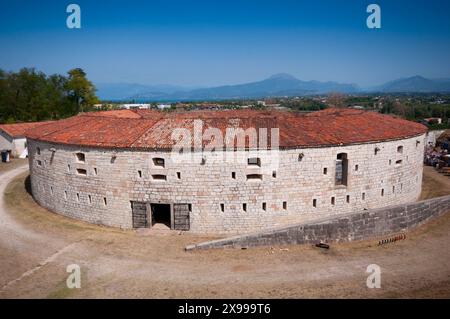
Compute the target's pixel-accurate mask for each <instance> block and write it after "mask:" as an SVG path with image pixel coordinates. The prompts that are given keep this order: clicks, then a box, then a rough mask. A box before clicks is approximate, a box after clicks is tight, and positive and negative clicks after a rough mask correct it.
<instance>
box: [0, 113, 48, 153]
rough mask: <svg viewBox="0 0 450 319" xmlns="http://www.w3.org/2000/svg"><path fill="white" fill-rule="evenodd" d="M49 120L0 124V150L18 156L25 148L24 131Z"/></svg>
mask: <svg viewBox="0 0 450 319" xmlns="http://www.w3.org/2000/svg"><path fill="white" fill-rule="evenodd" d="M49 122H50V121H46V122H29V123H15V124H0V150H9V151H11V155H12V156H13V157H19V156H20V155H21V154H22V153H24V151H25V150H26V148H27V139H26V137H25V132H26V131H27V130H29V129H31V128H35V127H37V126H39V125H42V124H47V123H49Z"/></svg>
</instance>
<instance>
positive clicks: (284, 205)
mask: <svg viewBox="0 0 450 319" xmlns="http://www.w3.org/2000/svg"><path fill="white" fill-rule="evenodd" d="M283 209H284V210H286V209H287V202H283Z"/></svg>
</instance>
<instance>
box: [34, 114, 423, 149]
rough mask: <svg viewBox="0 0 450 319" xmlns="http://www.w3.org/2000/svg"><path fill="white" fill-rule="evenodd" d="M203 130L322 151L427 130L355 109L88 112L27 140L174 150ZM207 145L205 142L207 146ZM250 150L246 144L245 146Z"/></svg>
mask: <svg viewBox="0 0 450 319" xmlns="http://www.w3.org/2000/svg"><path fill="white" fill-rule="evenodd" d="M197 119H200V120H202V121H203V122H202V123H203V128H202V129H203V132H204V131H205V130H206V129H208V128H217V129H219V130H220V132H221V133H222V136H223V137H225V135H226V130H227V128H232V127H236V128H242V129H244V130H246V129H248V128H255V129H256V131H257V132H259V128H267V129H268V132H267V133H268V135H269V136H270V128H278V129H279V134H280V141H279V142H280V147H281V148H294V147H319V146H331V145H345V144H355V143H367V142H379V141H384V140H393V139H400V138H406V137H412V136H418V135H420V134H423V133H425V132H426V131H427V128H426V127H425V126H423V125H421V124H418V123H414V122H410V121H406V120H403V119H399V118H395V117H392V116H388V115H382V114H379V113H376V112H368V111H362V110H353V109H327V110H323V111H318V112H313V113H308V114H300V113H296V112H287V111H257V110H224V111H194V112H170V113H168V112H160V111H155V110H120V111H107V112H97V113H86V114H81V115H78V116H74V117H72V118H69V119H66V120H61V121H56V122H53V123H49V124H46V125H43V126H40V127H38V128H35V129H32V130H29V131H28V132H27V137H29V138H32V139H38V140H44V141H49V142H55V143H63V144H75V145H86V146H98V147H111V148H115V147H120V148H136V149H148V148H151V149H170V148H171V147H172V146H173V145H174V144H175V141H174V140H173V139H172V133H173V132H174V129H176V128H183V129H188V130H189V131H190V133H191V135H193V128H194V121H195V120H197ZM192 139H193V137H192V138H191V140H192ZM207 143H209V141H203V146H204V145H205V144H207ZM246 146H248V143H246Z"/></svg>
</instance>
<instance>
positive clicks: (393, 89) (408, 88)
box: [372, 75, 450, 93]
mask: <svg viewBox="0 0 450 319" xmlns="http://www.w3.org/2000/svg"><path fill="white" fill-rule="evenodd" d="M372 90H373V91H379V92H385V93H411V92H416V93H432V92H450V79H433V80H432V79H426V78H424V77H423V76H419V75H416V76H413V77H410V78H403V79H398V80H394V81H391V82H387V83H385V84H383V85H381V86H379V87H376V88H373V89H372Z"/></svg>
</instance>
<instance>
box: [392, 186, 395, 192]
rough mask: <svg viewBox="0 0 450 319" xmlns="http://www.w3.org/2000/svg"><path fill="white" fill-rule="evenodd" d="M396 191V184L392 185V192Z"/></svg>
mask: <svg viewBox="0 0 450 319" xmlns="http://www.w3.org/2000/svg"><path fill="white" fill-rule="evenodd" d="M394 193H395V186H392V194H394Z"/></svg>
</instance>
